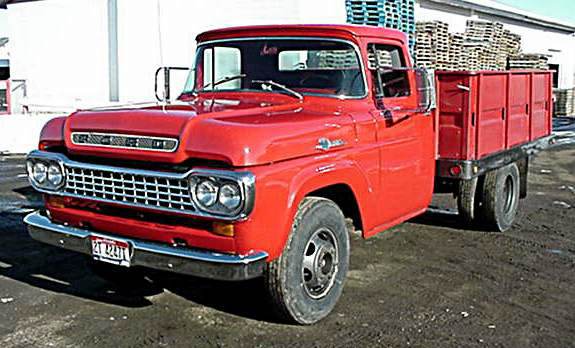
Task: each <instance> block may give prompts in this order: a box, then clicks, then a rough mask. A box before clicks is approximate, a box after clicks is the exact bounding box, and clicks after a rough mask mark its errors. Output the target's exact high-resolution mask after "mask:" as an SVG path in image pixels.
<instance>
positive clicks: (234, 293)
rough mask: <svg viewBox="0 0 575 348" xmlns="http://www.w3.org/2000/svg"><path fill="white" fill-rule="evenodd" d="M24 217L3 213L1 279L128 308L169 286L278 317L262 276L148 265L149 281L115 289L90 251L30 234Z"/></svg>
mask: <svg viewBox="0 0 575 348" xmlns="http://www.w3.org/2000/svg"><path fill="white" fill-rule="evenodd" d="M23 217H24V215H22V214H15V213H0V236H1V237H0V238H1V241H2V242H1V243H0V278H1V277H5V278H9V279H13V280H16V281H18V282H22V283H25V284H28V285H30V286H33V287H35V288H39V289H43V290H47V291H51V292H55V293H59V294H65V295H70V296H75V297H79V298H83V299H89V300H93V301H97V302H102V303H106V304H112V305H116V306H122V307H126V308H142V307H147V306H151V305H153V303H152V302H151V301H150V300H149V299H148V298H147V297H149V296H153V295H157V294H160V293H163V292H164V291H165V290H168V291H170V292H172V293H173V294H175V295H177V296H181V297H182V298H184V299H186V300H189V301H191V302H194V303H197V304H200V305H203V306H207V307H211V308H213V309H215V310H218V311H222V312H226V313H230V314H233V315H238V316H241V317H246V318H250V319H255V320H263V321H269V322H277V321H276V320H275V319H274V317H273V315H272V312H271V311H270V310H269V308H270V307H269V306H268V305H267V302H266V300H265V298H266V296H265V291H264V290H265V288H264V285H263V281H262V279H254V280H250V281H246V282H223V281H214V280H208V279H200V278H195V277H190V276H180V275H177V274H171V273H167V272H160V271H152V270H150V271H145V274H146V275H147V277H148V279H150V280H151V281H150V282H146V283H145V284H142V283H138V287H137V288H135V289H129V290H127V289H125V288H117V287H115V286H113V285H112V284H110V283H108V282H106V281H105V280H103V279H101V278H99V277H98V276H97V275H95V274H94V273H93V272H92V271H91V270H90V269H89V267H88V262H87V261H88V258H87V257H86V256H83V255H79V254H77V253H74V252H70V251H67V250H63V249H59V248H56V247H53V246H49V245H44V244H42V243H39V242H37V241H35V240H33V239H32V238H30V236H29V235H28V233H27V231H26V228H25V226H24V224H23V223H22V219H23Z"/></svg>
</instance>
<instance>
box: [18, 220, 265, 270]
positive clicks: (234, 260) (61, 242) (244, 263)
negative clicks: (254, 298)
mask: <svg viewBox="0 0 575 348" xmlns="http://www.w3.org/2000/svg"><path fill="white" fill-rule="evenodd" d="M24 223H25V224H26V225H28V231H29V233H30V236H31V237H32V238H34V239H36V240H38V241H40V242H43V243H47V244H50V245H54V246H58V247H61V248H64V249H68V250H73V251H76V252H80V253H83V254H86V255H91V254H92V251H91V246H90V236H92V235H93V236H100V237H104V238H106V237H108V236H107V235H106V234H102V233H100V232H93V231H89V230H84V229H80V228H76V227H70V226H65V225H61V224H57V223H53V222H52V221H50V219H49V218H47V217H46V216H44V215H42V214H41V213H40V212H34V213H31V214H28V215H27V216H26V217H25V218H24ZM109 238H113V239H117V240H121V241H124V242H126V243H128V244H130V245H131V246H132V248H133V257H132V262H131V263H132V265H133V266H143V267H149V268H154V269H160V270H166V271H172V272H177V273H182V274H189V275H194V276H199V277H205V278H212V279H220V280H245V279H251V278H255V277H257V276H259V275H261V274H262V273H263V270H264V266H265V262H266V259H267V257H268V254H267V253H266V252H264V251H254V252H252V253H250V254H248V255H233V254H224V253H217V252H211V251H204V250H198V249H191V248H180V247H172V246H168V245H164V244H160V243H154V242H146V241H140V240H135V239H130V238H125V237H118V236H115V235H114V236H109Z"/></svg>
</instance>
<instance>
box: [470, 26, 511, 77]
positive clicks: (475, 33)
mask: <svg viewBox="0 0 575 348" xmlns="http://www.w3.org/2000/svg"><path fill="white" fill-rule="evenodd" d="M503 46H504V31H503V24H501V23H497V22H486V21H478V20H468V21H467V23H466V28H465V42H464V46H463V47H464V54H468V55H469V56H470V58H472V59H474V61H471V62H470V64H471V65H472V66H473V67H474V69H472V70H503V69H505V65H506V63H507V57H506V56H505V55H504V52H503V51H502V48H503ZM476 56H477V58H475V57H476ZM475 59H476V60H475Z"/></svg>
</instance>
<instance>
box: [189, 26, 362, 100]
mask: <svg viewBox="0 0 575 348" xmlns="http://www.w3.org/2000/svg"><path fill="white" fill-rule="evenodd" d="M250 40H314V41H333V42H342V43H346V44H348V45H350V46H352V47H353V49H354V50H355V54H356V55H357V59H359V64H360V66H361V75H362V76H363V85H364V94H363V95H362V96H355V97H354V96H337V95H326V94H317V93H303V94H304V95H313V96H317V97H326V98H335V99H341V100H348V99H352V100H353V99H365V98H367V97H368V96H369V91H368V89H369V85H368V84H367V75H366V71H367V70H366V69H365V64H364V62H363V56H362V55H361V50H360V49H359V46H358V45H357V44H356V43H355V42H353V41H350V40H344V39H334V38H330V37H321V36H254V37H236V38H230V39H219V40H211V41H204V42H200V43H198V46H197V49H199V48H200V47H202V46H205V45H210V44H214V43H221V42H235V41H250ZM195 68H196V67H195V62H194V67H193V69H190V70H191V71H195ZM194 89H195V86H194ZM246 91H248V90H246ZM202 92H206V91H202ZM209 92H210V93H212V92H217V90H216V91H209ZM221 92H226V91H221ZM234 92H238V91H234ZM239 92H241V90H240V91H239ZM248 92H250V91H248Z"/></svg>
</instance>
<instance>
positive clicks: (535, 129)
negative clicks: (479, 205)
mask: <svg viewBox="0 0 575 348" xmlns="http://www.w3.org/2000/svg"><path fill="white" fill-rule="evenodd" d="M436 81H437V91H438V95H437V97H438V100H437V118H438V120H437V122H438V129H439V132H438V137H439V139H438V149H437V152H438V153H437V157H438V175H439V176H442V177H458V178H470V177H473V176H476V175H479V174H481V173H483V172H485V171H486V170H489V169H493V168H495V167H496V166H497V165H504V163H502V160H501V157H509V156H511V157H513V158H514V157H521V156H522V157H525V156H526V155H528V154H527V152H529V150H530V149H531V148H537V147H542V146H543V143H544V142H549V141H550V138H549V136H550V134H551V117H552V105H553V103H552V100H551V98H552V72H551V71H531V70H529V71H524V70H517V71H476V72H471V71H458V72H447V71H438V72H437V73H436ZM547 146H548V144H547ZM515 152H517V153H516V154H513V153H515ZM513 158H511V159H513ZM508 161H509V160H507V162H508ZM492 162H497V163H492ZM503 162H505V161H503ZM455 165H459V166H460V168H459V169H460V170H459V169H453V168H452V167H453V166H455ZM459 173H461V174H459Z"/></svg>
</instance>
